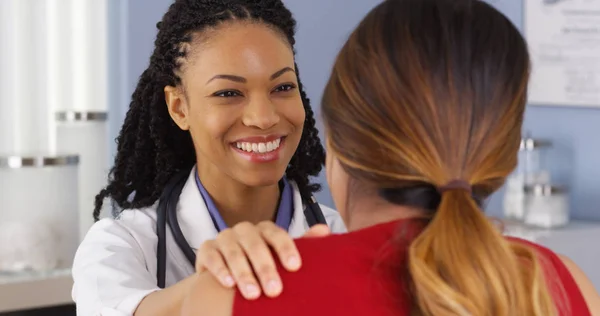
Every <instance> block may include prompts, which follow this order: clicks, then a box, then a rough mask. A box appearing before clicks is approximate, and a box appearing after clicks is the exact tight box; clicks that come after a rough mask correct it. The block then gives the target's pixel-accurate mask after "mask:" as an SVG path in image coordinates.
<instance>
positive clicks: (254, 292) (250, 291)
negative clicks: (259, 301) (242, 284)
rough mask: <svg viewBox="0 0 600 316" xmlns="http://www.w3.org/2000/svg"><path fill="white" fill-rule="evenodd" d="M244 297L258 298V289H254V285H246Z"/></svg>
mask: <svg viewBox="0 0 600 316" xmlns="http://www.w3.org/2000/svg"><path fill="white" fill-rule="evenodd" d="M246 295H247V296H248V297H249V298H255V297H258V295H260V293H259V292H258V287H256V285H254V284H248V285H246Z"/></svg>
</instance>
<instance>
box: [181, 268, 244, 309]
mask: <svg viewBox="0 0 600 316" xmlns="http://www.w3.org/2000/svg"><path fill="white" fill-rule="evenodd" d="M195 278H196V280H194V284H193V285H192V288H191V289H190V292H189V293H188V295H187V297H186V298H185V299H184V301H183V304H182V306H181V316H203V315H210V316H230V315H232V314H233V300H234V296H235V290H234V289H229V288H225V287H223V286H222V285H221V284H220V283H219V282H218V281H217V279H215V277H213V275H212V274H210V273H208V272H204V273H200V274H199V275H198V276H196V277H195Z"/></svg>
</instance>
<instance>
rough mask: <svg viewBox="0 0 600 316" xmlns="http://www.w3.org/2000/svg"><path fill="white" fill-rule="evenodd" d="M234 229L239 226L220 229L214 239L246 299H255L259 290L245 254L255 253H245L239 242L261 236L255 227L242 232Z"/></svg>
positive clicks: (251, 254) (258, 294) (254, 254)
mask: <svg viewBox="0 0 600 316" xmlns="http://www.w3.org/2000/svg"><path fill="white" fill-rule="evenodd" d="M238 225H240V224H238ZM248 225H250V224H248ZM250 226H252V225H250ZM236 230H239V227H237V226H236V227H234V228H231V229H226V230H223V231H221V233H220V234H219V235H218V236H217V239H216V240H215V241H216V244H217V248H218V249H219V251H220V253H221V255H222V256H223V258H224V260H225V263H226V264H227V267H228V268H229V271H230V273H231V275H232V276H233V279H234V281H235V283H237V286H238V288H239V289H240V291H241V293H242V295H243V296H244V297H245V298H247V299H255V298H258V297H259V296H260V293H261V290H260V288H259V286H258V281H257V280H256V278H255V277H254V272H253V270H252V268H251V266H250V263H249V261H248V258H247V257H246V256H248V257H250V256H256V253H252V252H251V253H247V252H246V251H245V250H244V249H243V248H242V246H241V244H240V242H241V241H242V240H243V239H250V240H256V239H259V240H260V239H261V238H260V235H259V234H258V232H257V231H256V229H255V230H254V231H252V229H247V230H246V231H244V233H243V234H239V233H237V232H236ZM254 242H256V241H254ZM264 247H265V248H266V246H264Z"/></svg>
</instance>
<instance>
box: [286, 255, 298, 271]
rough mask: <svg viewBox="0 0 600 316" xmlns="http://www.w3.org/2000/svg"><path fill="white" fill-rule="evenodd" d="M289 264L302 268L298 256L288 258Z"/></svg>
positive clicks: (293, 267) (295, 267)
mask: <svg viewBox="0 0 600 316" xmlns="http://www.w3.org/2000/svg"><path fill="white" fill-rule="evenodd" d="M288 266H289V267H290V268H292V269H298V268H300V259H298V257H296V256H293V257H290V258H289V259H288Z"/></svg>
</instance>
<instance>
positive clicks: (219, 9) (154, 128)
mask: <svg viewBox="0 0 600 316" xmlns="http://www.w3.org/2000/svg"><path fill="white" fill-rule="evenodd" d="M234 18H235V19H238V20H250V19H251V20H255V21H261V22H263V23H266V24H267V25H269V26H273V27H274V28H275V29H276V30H279V31H281V33H282V34H284V35H285V36H286V38H287V39H288V41H289V43H290V45H291V46H292V47H293V46H294V44H295V39H294V34H295V27H296V21H295V20H294V18H293V17H292V14H291V12H290V11H289V10H288V9H287V8H286V7H285V6H284V5H283V3H282V2H281V1H280V0H229V1H228V0H176V1H175V2H174V3H173V4H171V6H170V7H169V10H168V11H167V13H166V14H165V15H164V17H163V19H162V21H161V22H159V23H158V24H157V28H158V30H159V31H158V35H157V37H156V41H155V42H154V45H155V48H154V52H153V54H152V56H151V57H150V65H149V67H148V69H146V70H145V71H144V72H143V73H142V75H141V77H140V79H139V82H138V85H137V87H136V89H135V91H134V92H133V95H132V100H131V103H130V105H129V111H128V112H127V116H126V117H125V122H124V123H123V127H122V128H121V131H120V133H119V136H118V137H117V144H118V146H117V156H116V157H115V163H114V166H113V167H112V169H111V171H110V173H109V181H108V185H107V186H106V188H104V189H103V190H101V191H100V193H99V194H98V195H97V196H96V201H95V208H94V219H95V220H98V216H99V214H100V209H101V208H102V204H103V202H104V199H105V198H111V199H112V200H113V201H114V203H115V204H116V205H117V206H118V207H119V209H120V210H118V211H117V213H118V212H121V211H122V210H124V209H133V208H142V207H148V206H151V205H153V204H154V203H155V202H156V201H157V200H158V198H159V197H160V194H161V192H162V190H163V188H164V186H165V184H166V182H167V181H168V180H169V179H170V178H171V176H172V175H173V174H175V173H177V172H179V171H182V170H186V169H190V168H191V167H192V166H193V165H194V164H195V162H196V156H195V152H194V146H193V144H192V138H191V136H190V133H189V132H187V131H182V130H181V129H179V127H177V125H175V123H174V122H173V121H172V120H171V117H170V116H169V113H168V109H167V105H166V103H165V95H164V91H163V89H164V87H165V86H167V85H170V86H175V85H177V84H179V83H180V82H181V79H180V78H179V77H178V76H177V75H176V71H177V70H178V69H179V66H180V61H181V58H184V57H185V52H182V51H181V49H180V48H181V45H182V44H183V43H186V42H190V41H191V35H190V34H191V33H192V32H195V31H201V30H203V29H204V28H206V27H210V26H215V25H217V24H219V23H220V22H223V21H226V20H231V19H234ZM296 69H298V68H297V66H296ZM298 85H299V87H298V88H299V90H300V94H301V98H302V103H303V104H304V109H305V111H306V119H305V122H304V130H303V132H302V138H301V140H300V145H299V146H298V149H297V150H296V153H295V154H294V156H293V157H292V160H291V161H290V164H289V166H288V168H287V170H286V175H287V177H288V178H289V179H291V180H293V181H295V182H296V183H297V184H298V187H299V188H300V191H301V192H302V194H304V195H308V194H312V193H313V192H315V191H318V190H319V189H320V186H319V185H318V184H311V183H310V180H309V176H316V175H318V174H319V172H320V171H321V169H322V167H323V164H324V162H325V152H324V150H323V146H322V145H321V142H320V140H319V137H318V131H317V129H316V127H315V119H314V115H313V111H312V109H311V107H310V102H309V99H308V98H307V96H306V93H305V92H304V90H303V88H302V84H301V83H300V79H299V78H298Z"/></svg>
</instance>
